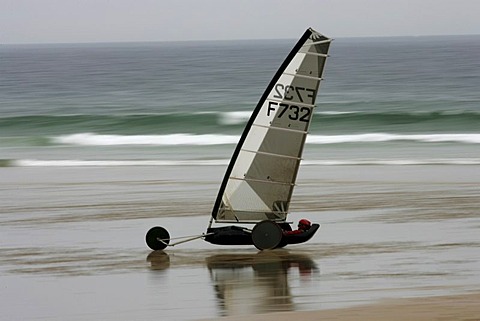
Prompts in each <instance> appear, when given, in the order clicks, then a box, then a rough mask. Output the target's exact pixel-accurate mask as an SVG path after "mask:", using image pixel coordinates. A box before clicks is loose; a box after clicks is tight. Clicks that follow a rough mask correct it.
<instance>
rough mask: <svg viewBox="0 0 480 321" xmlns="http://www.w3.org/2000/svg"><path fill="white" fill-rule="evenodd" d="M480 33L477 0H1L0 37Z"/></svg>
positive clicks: (23, 40) (74, 38)
mask: <svg viewBox="0 0 480 321" xmlns="http://www.w3.org/2000/svg"><path fill="white" fill-rule="evenodd" d="M309 26H311V27H314V28H315V29H317V30H318V31H320V32H322V33H324V34H326V35H327V36H330V37H333V38H339V37H357V36H417V35H446V34H448V35H451V34H480V1H479V0H316V1H315V0H288V1H283V0H277V1H274V0H237V1H232V0H0V43H58V42H110V41H172V40H173V41H175V40H182V41H183V40H218V39H272V38H298V37H299V36H300V35H301V34H302V33H303V31H304V30H305V29H306V28H307V27H309Z"/></svg>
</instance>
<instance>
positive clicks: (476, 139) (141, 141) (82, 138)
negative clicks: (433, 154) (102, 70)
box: [52, 133, 480, 146]
mask: <svg viewBox="0 0 480 321" xmlns="http://www.w3.org/2000/svg"><path fill="white" fill-rule="evenodd" d="M239 138H240V137H239V136H237V135H225V134H203V135H196V134H188V133H180V134H166V135H100V134H95V133H79V134H72V135H64V136H56V137H53V138H52V142H53V143H54V144H65V145H80V146H115V145H153V146H176V145H223V144H236V143H237V142H238V140H239ZM395 141H409V142H417V143H464V144H480V134H468V133H466V134H418V135H410V134H389V133H367V134H356V135H310V136H308V137H307V143H308V144H319V145H323V144H345V143H378V142H395Z"/></svg>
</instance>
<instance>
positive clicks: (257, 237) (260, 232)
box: [252, 220, 283, 250]
mask: <svg viewBox="0 0 480 321" xmlns="http://www.w3.org/2000/svg"><path fill="white" fill-rule="evenodd" d="M282 237H283V232H282V229H281V228H280V226H278V224H277V223H275V222H273V221H268V220H266V221H262V222H260V223H258V224H257V225H255V227H254V228H253V230H252V242H253V245H255V247H256V248H257V249H259V250H271V249H274V248H276V247H277V246H278V245H279V244H280V242H281V241H282Z"/></svg>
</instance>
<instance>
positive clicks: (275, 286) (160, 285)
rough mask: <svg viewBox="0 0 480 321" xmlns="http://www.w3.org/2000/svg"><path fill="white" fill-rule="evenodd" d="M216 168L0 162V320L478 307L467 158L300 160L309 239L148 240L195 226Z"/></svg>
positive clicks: (474, 179)
mask: <svg viewBox="0 0 480 321" xmlns="http://www.w3.org/2000/svg"><path fill="white" fill-rule="evenodd" d="M223 170H224V167H222V166H211V167H210V166H204V167H202V168H201V170H199V168H198V167H195V166H169V167H168V166H167V167H155V166H153V167H149V166H144V167H141V166H140V167H138V166H133V167H128V166H125V167H109V168H103V167H91V168H89V167H78V168H74V169H72V168H63V167H23V168H15V167H9V168H0V176H1V178H2V185H1V190H2V192H1V193H0V201H1V203H2V207H1V208H0V223H1V224H0V242H1V248H0V254H1V255H0V271H1V273H0V284H1V286H2V291H0V308H1V310H2V318H5V319H6V320H42V319H48V320H65V319H69V320H91V319H103V320H132V319H142V320H158V319H165V320H166V319H169V320H199V319H201V320H211V319H215V318H225V320H246V319H248V320H268V318H270V319H272V320H273V319H275V320H287V319H289V320H290V319H292V318H293V316H295V318H296V317H301V318H302V319H303V320H317V319H320V318H323V319H330V320H353V319H362V320H363V319H369V320H405V319H415V320H478V319H479V308H478V306H477V304H476V302H478V299H479V295H478V293H479V291H480V278H479V274H478V270H479V266H480V263H479V259H478V255H477V254H478V253H477V252H478V247H479V246H480V240H479V238H478V228H479V227H480V221H479V216H478V208H479V205H480V204H479V199H480V197H479V196H480V191H479V189H478V182H479V181H480V177H479V175H480V174H479V172H478V168H477V166H361V167H348V166H345V167H342V166H339V167H332V166H330V167H322V166H305V167H303V168H302V169H301V172H300V175H299V186H298V188H297V189H296V192H295V195H294V197H293V203H292V212H293V213H292V216H291V218H292V220H293V221H297V220H298V219H299V218H301V217H308V218H310V219H312V220H314V221H318V222H319V223H321V224H322V227H321V230H320V231H319V233H318V234H317V235H316V236H315V237H314V238H313V239H312V240H311V241H309V242H308V243H306V244H302V245H297V246H291V247H287V248H285V249H284V250H275V251H269V252H258V251H257V250H256V249H255V248H253V247H249V246H245V247H221V246H213V245H211V244H208V243H206V242H203V241H202V240H197V241H193V242H191V243H186V244H182V245H179V246H178V247H173V248H168V249H167V250H165V251H164V252H152V251H150V250H149V249H148V248H147V247H146V245H145V241H144V236H145V233H146V231H147V230H148V229H149V228H150V227H152V226H155V225H162V226H164V227H166V228H167V229H168V230H169V231H170V234H171V235H172V237H177V236H186V235H196V234H199V233H203V232H204V230H205V228H206V226H207V224H208V219H209V211H210V209H211V206H212V202H213V199H214V195H215V194H216V192H217V189H218V181H219V180H220V177H221V176H222V175H223ZM47 293H48V295H45V294H47ZM267 315H268V318H267Z"/></svg>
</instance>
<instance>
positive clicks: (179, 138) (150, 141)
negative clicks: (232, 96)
mask: <svg viewBox="0 0 480 321" xmlns="http://www.w3.org/2000/svg"><path fill="white" fill-rule="evenodd" d="M52 141H53V142H54V143H56V144H66V145H81V146H115V145H155V146H174V145H222V144H235V143H237V142H238V136H233V135H222V134H220V135H213V134H206V135H193V134H167V135H98V134H94V133H79V134H72V135H64V136H57V137H53V138H52Z"/></svg>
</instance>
